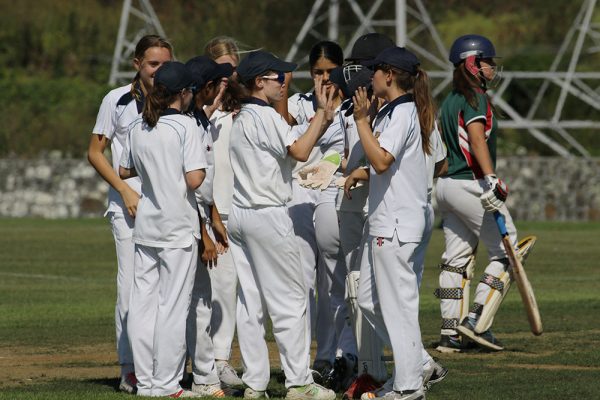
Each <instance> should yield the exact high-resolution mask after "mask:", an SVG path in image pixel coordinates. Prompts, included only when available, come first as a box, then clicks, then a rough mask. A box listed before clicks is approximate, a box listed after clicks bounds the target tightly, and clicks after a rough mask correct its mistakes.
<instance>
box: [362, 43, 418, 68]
mask: <svg viewBox="0 0 600 400" xmlns="http://www.w3.org/2000/svg"><path fill="white" fill-rule="evenodd" d="M381 64H388V65H390V66H392V67H394V68H398V69H401V70H402V71H406V72H408V73H409V74H411V75H416V74H417V72H418V67H419V65H421V62H420V61H419V59H418V58H417V56H415V55H414V54H413V53H412V52H410V51H408V50H406V48H404V47H396V46H394V47H391V48H389V49H385V50H383V51H382V52H381V53H379V54H378V55H377V57H375V59H374V60H371V61H367V62H365V63H364V65H365V66H367V67H371V66H376V65H381Z"/></svg>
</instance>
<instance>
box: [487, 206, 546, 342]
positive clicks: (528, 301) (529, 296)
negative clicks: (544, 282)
mask: <svg viewBox="0 0 600 400" xmlns="http://www.w3.org/2000/svg"><path fill="white" fill-rule="evenodd" d="M494 218H495V219H496V225H498V230H499V231H500V236H502V244H503V245H504V249H505V250H506V254H507V255H508V261H509V262H510V265H511V267H512V276H513V278H514V279H515V281H516V282H517V287H518V288H519V294H520V295H521V300H523V304H524V305H525V311H526V312H527V319H528V320H529V326H530V328H531V332H532V333H533V334H534V335H536V336H539V335H541V334H542V332H543V331H544V329H543V328H542V318H541V317H540V310H539V309H538V305H537V301H536V300H535V295H534V294H533V288H532V287H531V283H529V279H528V278H527V274H526V273H525V270H524V269H523V265H522V264H521V261H520V260H519V257H517V254H516V252H515V249H514V247H513V245H512V243H511V241H510V237H509V236H508V232H507V230H506V223H505V222H504V215H502V214H501V213H500V211H496V212H495V213H494Z"/></svg>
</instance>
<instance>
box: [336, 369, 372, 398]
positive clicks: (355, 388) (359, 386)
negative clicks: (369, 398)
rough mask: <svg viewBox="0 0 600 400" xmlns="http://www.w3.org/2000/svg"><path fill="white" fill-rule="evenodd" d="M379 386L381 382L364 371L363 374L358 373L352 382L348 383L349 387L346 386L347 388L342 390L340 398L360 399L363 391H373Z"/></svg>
mask: <svg viewBox="0 0 600 400" xmlns="http://www.w3.org/2000/svg"><path fill="white" fill-rule="evenodd" d="M379 386H381V383H379V382H377V380H376V379H375V378H373V376H371V375H370V374H368V373H366V372H365V373H363V374H360V375H359V376H358V377H357V378H356V379H355V380H354V382H352V383H351V384H350V387H348V389H347V390H346V391H345V392H344V395H343V396H342V399H343V400H357V399H360V398H361V396H362V394H363V393H365V392H372V391H375V390H377V388H378V387H379Z"/></svg>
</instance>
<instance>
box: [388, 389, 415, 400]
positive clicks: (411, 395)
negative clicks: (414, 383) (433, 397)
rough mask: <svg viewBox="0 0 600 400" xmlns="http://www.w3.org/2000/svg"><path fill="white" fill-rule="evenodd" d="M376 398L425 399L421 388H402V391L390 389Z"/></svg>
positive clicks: (398, 399) (395, 399)
mask: <svg viewBox="0 0 600 400" xmlns="http://www.w3.org/2000/svg"><path fill="white" fill-rule="evenodd" d="M378 398H379V399H385V400H425V392H423V390H422V389H417V390H404V391H402V392H395V391H393V390H392V391H391V392H388V393H386V394H385V395H384V396H382V397H378Z"/></svg>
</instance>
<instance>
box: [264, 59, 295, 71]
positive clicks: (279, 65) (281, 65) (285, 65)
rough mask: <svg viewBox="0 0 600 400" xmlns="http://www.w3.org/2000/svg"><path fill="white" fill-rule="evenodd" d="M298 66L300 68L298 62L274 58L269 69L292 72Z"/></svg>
mask: <svg viewBox="0 0 600 400" xmlns="http://www.w3.org/2000/svg"><path fill="white" fill-rule="evenodd" d="M296 68H298V64H295V63H291V62H287V61H283V60H273V61H272V62H271V64H270V65H269V69H270V70H273V71H275V72H292V71H294V70H296Z"/></svg>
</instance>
